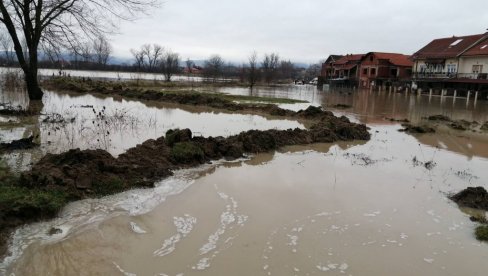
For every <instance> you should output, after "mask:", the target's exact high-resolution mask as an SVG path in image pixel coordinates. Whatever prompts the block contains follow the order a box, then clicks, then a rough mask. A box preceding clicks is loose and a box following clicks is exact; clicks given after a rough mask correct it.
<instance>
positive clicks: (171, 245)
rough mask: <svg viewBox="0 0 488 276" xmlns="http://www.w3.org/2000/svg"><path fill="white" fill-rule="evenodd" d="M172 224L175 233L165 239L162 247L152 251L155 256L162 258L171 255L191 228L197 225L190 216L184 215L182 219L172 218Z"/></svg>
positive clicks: (195, 220)
mask: <svg viewBox="0 0 488 276" xmlns="http://www.w3.org/2000/svg"><path fill="white" fill-rule="evenodd" d="M173 222H174V225H175V226H176V232H177V233H176V234H175V235H173V236H171V237H170V238H168V239H166V240H165V241H164V242H163V246H162V247H161V248H159V249H158V250H156V251H154V255H155V256H160V257H163V256H166V255H168V254H170V253H172V252H173V251H174V250H175V249H176V244H177V243H179V242H180V241H181V239H182V238H185V237H186V236H187V235H188V234H190V232H191V231H192V230H193V226H194V225H195V224H196V223H197V219H196V218H194V217H192V216H190V215H185V216H184V217H174V218H173Z"/></svg>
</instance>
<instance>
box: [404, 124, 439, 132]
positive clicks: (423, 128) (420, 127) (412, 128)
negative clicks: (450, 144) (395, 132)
mask: <svg viewBox="0 0 488 276" xmlns="http://www.w3.org/2000/svg"><path fill="white" fill-rule="evenodd" d="M402 127H403V129H400V131H402V132H407V133H434V132H435V129H434V128H432V127H430V126H427V125H418V126H417V125H412V124H402Z"/></svg>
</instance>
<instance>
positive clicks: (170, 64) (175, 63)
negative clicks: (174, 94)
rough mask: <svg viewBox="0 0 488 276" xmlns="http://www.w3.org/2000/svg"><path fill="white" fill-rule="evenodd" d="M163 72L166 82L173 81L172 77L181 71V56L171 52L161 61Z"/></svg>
mask: <svg viewBox="0 0 488 276" xmlns="http://www.w3.org/2000/svg"><path fill="white" fill-rule="evenodd" d="M161 70H162V71H163V74H164V78H165V79H166V81H168V82H169V81H171V77H172V76H173V75H174V74H176V73H178V72H179V71H180V56H179V55H178V54H177V53H173V52H171V51H170V50H169V51H167V52H166V53H165V54H164V56H163V58H162V59H161Z"/></svg>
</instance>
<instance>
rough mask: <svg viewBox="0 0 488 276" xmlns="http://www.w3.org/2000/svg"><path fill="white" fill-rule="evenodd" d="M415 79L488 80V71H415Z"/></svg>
mask: <svg viewBox="0 0 488 276" xmlns="http://www.w3.org/2000/svg"><path fill="white" fill-rule="evenodd" d="M412 78H413V79H414V80H415V79H417V80H418V79H438V80H488V73H430V72H422V73H413V76H412Z"/></svg>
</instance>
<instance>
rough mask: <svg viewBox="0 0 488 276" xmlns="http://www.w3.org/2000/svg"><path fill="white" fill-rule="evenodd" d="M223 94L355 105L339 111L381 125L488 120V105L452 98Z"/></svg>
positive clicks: (287, 90) (310, 89) (304, 90)
mask: <svg viewBox="0 0 488 276" xmlns="http://www.w3.org/2000/svg"><path fill="white" fill-rule="evenodd" d="M219 92H221V93H229V94H237V95H255V96H265V97H280V98H292V99H297V100H305V101H309V102H310V103H312V104H315V105H321V106H323V107H325V108H328V109H334V108H332V107H333V106H335V105H337V104H345V105H349V106H351V108H350V109H346V110H342V109H338V110H337V111H339V112H340V113H348V114H352V115H354V116H356V117H357V118H358V120H359V121H360V122H361V123H365V124H373V125H381V124H391V123H390V122H389V121H387V120H385V118H395V119H408V120H410V121H411V122H413V123H416V122H419V121H420V120H421V119H422V117H427V116H430V115H437V114H443V115H446V116H449V117H450V118H451V119H453V120H461V119H463V120H467V121H478V122H485V121H488V102H486V101H478V102H476V104H475V103H474V101H473V100H471V101H470V102H469V103H468V104H467V105H466V99H461V98H458V99H456V100H454V99H453V98H448V97H444V98H441V97H429V96H425V95H423V96H417V95H415V94H412V93H408V94H406V93H394V92H391V93H389V92H385V91H383V92H378V91H370V90H349V89H336V90H329V91H321V90H319V89H317V88H316V87H315V86H311V85H303V86H302V85H284V86H277V87H271V88H263V87H258V88H256V89H253V91H252V93H251V91H250V90H249V89H247V88H219Z"/></svg>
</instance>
